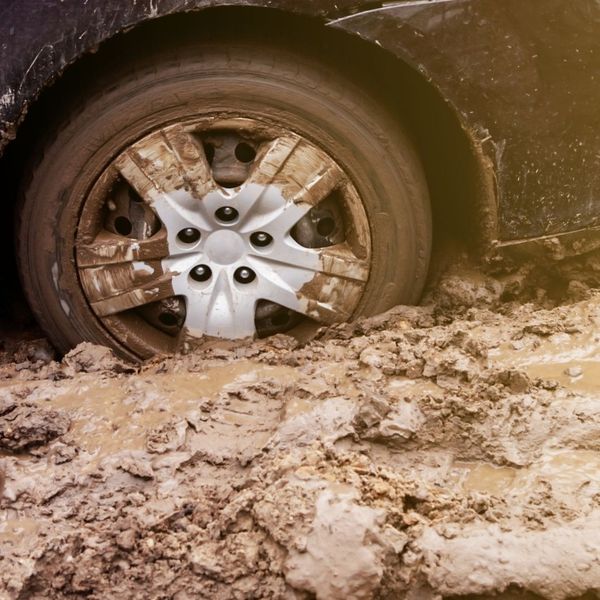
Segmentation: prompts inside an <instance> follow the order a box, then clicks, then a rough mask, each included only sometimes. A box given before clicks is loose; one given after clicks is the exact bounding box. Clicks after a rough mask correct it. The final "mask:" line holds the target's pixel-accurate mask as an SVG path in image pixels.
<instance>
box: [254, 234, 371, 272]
mask: <svg viewBox="0 0 600 600" xmlns="http://www.w3.org/2000/svg"><path fill="white" fill-rule="evenodd" d="M253 257H254V259H255V260H258V261H261V262H267V263H271V264H273V265H274V266H277V265H281V266H283V267H285V266H289V267H294V268H298V269H305V270H307V271H312V272H314V273H322V274H324V275H335V276H337V277H342V278H344V279H354V280H356V281H361V282H364V281H366V280H367V278H368V276H369V265H368V263H367V261H365V260H362V259H360V258H358V257H357V256H355V255H354V253H353V252H352V251H351V250H350V248H349V247H348V245H347V244H339V245H337V246H331V247H328V248H320V249H315V248H305V247H304V246H301V245H300V244H298V243H297V242H295V241H294V240H293V239H292V238H288V239H287V240H286V241H285V242H284V243H283V244H278V245H277V247H276V248H275V249H274V251H273V252H271V253H270V254H259V253H258V252H255V253H254V254H253Z"/></svg>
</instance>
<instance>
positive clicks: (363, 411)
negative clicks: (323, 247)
mask: <svg viewBox="0 0 600 600" xmlns="http://www.w3.org/2000/svg"><path fill="white" fill-rule="evenodd" d="M481 283H482V282H481V281H480V282H479V283H478V285H479V284H481ZM105 354H106V353H105ZM105 354H104V356H105ZM98 355H102V353H101V352H100V351H99V350H98V349H97V348H93V347H92V348H89V347H80V348H79V349H78V351H77V352H76V353H75V354H73V355H72V356H70V357H67V358H65V361H64V362H63V363H61V364H51V365H47V366H46V367H43V368H42V370H39V369H37V368H33V367H32V368H31V369H30V370H28V369H23V368H22V367H19V369H18V370H17V369H16V368H14V367H12V370H11V366H10V365H8V366H6V368H5V369H4V371H1V370H0V381H2V382H3V383H2V384H1V385H2V387H1V388H0V400H2V401H3V402H4V406H5V409H4V410H6V411H7V412H6V413H5V415H0V452H2V454H0V476H2V477H4V479H5V485H4V490H3V491H2V492H0V598H4V597H6V598H9V599H11V600H12V599H15V600H16V599H24V598H32V599H34V600H38V599H41V598H43V599H46V598H47V599H50V600H54V599H57V600H58V599H65V600H66V599H67V598H69V599H77V598H82V599H83V598H86V599H88V600H100V599H102V600H105V599H106V598H117V597H122V598H159V597H164V598H173V599H174V600H188V599H190V598H196V597H199V595H201V596H202V597H206V598H211V600H212V599H215V600H225V599H229V598H240V599H248V600H250V599H252V598H257V597H262V598H289V599H290V600H292V599H294V598H298V599H299V600H300V599H302V598H306V597H315V598H317V599H322V600H347V599H348V598H353V599H354V598H356V599H357V600H359V599H360V600H368V599H370V598H373V599H383V598H398V599H402V598H423V599H431V598H456V597H461V596H468V597H477V598H501V597H502V596H503V594H504V595H505V598H507V599H508V598H510V597H511V596H510V593H509V592H510V590H515V589H518V590H520V592H519V593H522V595H523V597H530V596H531V597H536V598H547V599H548V600H567V599H568V598H577V597H582V596H583V595H584V594H586V593H595V591H594V590H598V589H600V541H599V540H598V536H597V535H596V532H597V531H598V530H599V528H600V504H599V502H598V498H600V405H599V404H598V397H599V394H598V388H597V385H598V383H599V382H600V377H599V373H598V368H597V359H599V358H600V298H599V299H592V300H590V301H587V302H584V303H582V304H579V305H572V306H565V307H557V308H556V309H552V310H546V311H540V310H536V309H535V307H527V306H525V307H522V308H519V309H518V310H516V311H511V314H510V315H505V314H503V313H497V314H496V313H493V311H491V310H490V309H489V307H488V308H486V309H485V310H483V309H482V310H481V311H479V309H477V308H471V309H470V311H469V313H468V315H466V316H464V317H456V316H455V315H454V314H453V313H443V312H442V314H441V315H440V316H439V319H438V317H436V313H435V310H434V309H432V308H427V307H422V308H402V307H401V308H399V309H398V311H397V312H393V311H392V312H391V313H390V314H389V315H387V316H384V317H383V318H377V319H374V320H367V321H364V322H362V323H360V324H359V326H356V328H354V326H353V325H348V326H340V327H338V328H335V329H333V330H331V331H328V332H326V333H325V334H323V336H322V337H318V338H317V339H316V340H314V341H313V342H310V343H307V344H303V345H299V346H294V345H293V344H292V343H290V342H288V341H286V340H281V339H274V340H267V341H262V342H256V343H253V344H249V345H243V344H240V346H239V347H236V348H234V349H231V350H227V349H224V348H219V349H210V348H208V349H198V350H197V351H195V352H193V353H190V354H188V355H185V356H179V357H175V358H165V359H161V360H156V361H153V362H152V363H150V364H148V365H144V366H142V367H141V368H140V369H139V371H138V372H135V373H132V374H123V367H122V366H121V367H120V368H117V367H118V366H119V365H118V364H117V363H116V362H115V360H114V357H113V358H110V360H108V359H107V363H106V365H105V366H103V365H102V364H100V365H98V364H97V362H98V361H97V360H96V359H95V357H96V356H98ZM248 357H252V358H251V359H249V358H248ZM115 365H117V366H116V367H115ZM284 365H290V366H284ZM43 369H46V371H44V370H43ZM91 369H94V372H90V370H91ZM578 369H580V370H581V372H579V370H578ZM515 373H516V376H515ZM524 373H525V374H527V375H529V379H528V378H527V377H523V374H524ZM2 377H3V379H2ZM515 377H516V378H515ZM549 379H553V380H556V384H549V383H548V380H549ZM11 403H12V405H11ZM6 407H8V408H6ZM21 407H22V410H21ZM64 415H67V416H68V417H69V418H70V419H71V423H70V428H69V429H68V431H67V432H65V431H64V430H63V429H60V427H58V426H56V423H54V421H57V420H60V419H64ZM53 419H54V421H53ZM59 424H60V423H59ZM36 428H40V429H42V430H43V431H44V432H45V435H44V436H38V437H32V438H31V439H32V444H31V446H27V445H20V446H19V448H23V450H20V451H19V452H13V451H11V450H10V448H11V447H13V446H11V445H10V444H15V443H16V442H15V440H16V441H19V440H20V438H19V437H18V436H25V437H26V436H28V435H31V434H32V432H35V430H36ZM15 432H16V433H15ZM17 434H18V435H17ZM15 436H16V437H15ZM2 444H4V446H2ZM332 565H333V567H332ZM334 571H335V572H334ZM507 590H508V591H507ZM3 594H4V595H3ZM513 598H514V596H513Z"/></svg>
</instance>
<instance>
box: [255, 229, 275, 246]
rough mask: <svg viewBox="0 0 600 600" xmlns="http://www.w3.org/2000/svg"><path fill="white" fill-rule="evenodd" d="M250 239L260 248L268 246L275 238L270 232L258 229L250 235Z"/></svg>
mask: <svg viewBox="0 0 600 600" xmlns="http://www.w3.org/2000/svg"><path fill="white" fill-rule="evenodd" d="M250 241H251V242H252V244H253V245H254V246H258V247H259V248H264V247H265V246H268V245H269V244H270V243H271V242H272V241H273V238H272V237H271V236H270V235H269V234H268V233H265V232H264V231H257V232H256V233H253V234H252V235H251V236H250Z"/></svg>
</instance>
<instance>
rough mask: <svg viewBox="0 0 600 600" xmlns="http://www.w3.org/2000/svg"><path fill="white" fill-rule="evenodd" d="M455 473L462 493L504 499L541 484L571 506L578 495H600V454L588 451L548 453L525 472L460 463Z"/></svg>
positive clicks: (523, 469)
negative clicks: (549, 487)
mask: <svg viewBox="0 0 600 600" xmlns="http://www.w3.org/2000/svg"><path fill="white" fill-rule="evenodd" d="M452 472H453V477H454V478H455V481H456V483H457V484H458V485H460V486H461V487H462V489H463V490H465V491H467V492H482V493H486V494H492V495H494V496H498V497H502V498H508V497H512V498H513V499H514V498H515V497H516V496H521V497H525V496H527V495H528V494H530V493H531V492H532V491H533V490H534V489H535V488H536V487H537V486H538V485H539V483H540V482H547V483H548V484H550V485H551V486H552V491H553V493H554V494H555V495H556V496H557V497H558V498H560V499H561V500H562V501H564V502H566V503H568V504H577V503H578V502H579V499H578V498H577V496H578V495H581V494H583V495H585V496H587V497H592V496H594V495H595V494H598V493H600V453H599V452H592V451H586V450H549V451H547V452H546V453H545V454H544V456H543V458H542V460H540V461H539V462H536V463H534V464H532V465H531V466H529V467H526V468H522V469H516V468H512V467H499V466H496V465H492V464H486V463H464V462H460V461H459V462H456V463H455V464H454V465H453V468H452Z"/></svg>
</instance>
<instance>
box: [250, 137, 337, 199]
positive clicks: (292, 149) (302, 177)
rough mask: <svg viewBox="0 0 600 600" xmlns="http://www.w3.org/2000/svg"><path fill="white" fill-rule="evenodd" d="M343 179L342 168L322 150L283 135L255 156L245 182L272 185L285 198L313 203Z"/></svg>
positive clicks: (298, 139) (322, 197)
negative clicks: (255, 158)
mask: <svg viewBox="0 0 600 600" xmlns="http://www.w3.org/2000/svg"><path fill="white" fill-rule="evenodd" d="M343 181H344V175H343V173H342V170H341V169H340V168H339V167H338V166H337V165H336V164H335V163H334V162H333V161H332V160H331V159H330V158H329V157H328V156H327V155H326V154H325V153H324V152H321V151H320V150H318V149H317V148H315V147H314V146H311V145H309V144H308V143H306V142H305V141H304V140H302V139H300V138H298V137H294V136H287V137H280V138H277V139H275V140H274V141H272V142H271V143H270V145H269V146H268V147H267V150H266V151H265V152H264V154H263V155H262V156H260V155H259V158H258V159H257V161H256V163H255V165H254V168H253V170H252V172H251V173H250V177H249V178H248V180H247V181H246V184H245V185H250V184H258V186H262V187H265V186H269V185H275V186H277V187H278V188H279V189H280V190H281V191H282V193H283V196H284V198H285V199H286V200H290V201H292V202H295V203H307V204H310V205H311V206H314V205H315V204H318V203H319V202H320V201H321V200H323V199H324V198H326V197H327V196H328V195H329V194H330V193H331V192H332V191H333V190H334V189H335V188H336V187H338V186H339V185H341V183H342V182H343Z"/></svg>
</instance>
